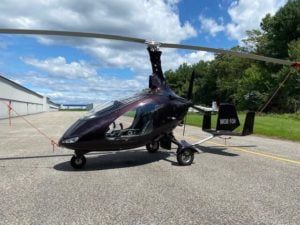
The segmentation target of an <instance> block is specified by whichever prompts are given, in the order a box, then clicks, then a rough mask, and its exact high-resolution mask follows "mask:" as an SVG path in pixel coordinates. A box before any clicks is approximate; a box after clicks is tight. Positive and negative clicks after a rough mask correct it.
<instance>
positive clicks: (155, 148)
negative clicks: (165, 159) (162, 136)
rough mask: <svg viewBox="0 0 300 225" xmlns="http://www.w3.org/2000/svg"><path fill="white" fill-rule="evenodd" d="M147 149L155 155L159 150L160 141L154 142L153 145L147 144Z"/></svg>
mask: <svg viewBox="0 0 300 225" xmlns="http://www.w3.org/2000/svg"><path fill="white" fill-rule="evenodd" d="M146 148H147V151H148V152H149V153H155V152H157V151H158V149H159V142H158V141H152V142H151V143H149V144H146Z"/></svg>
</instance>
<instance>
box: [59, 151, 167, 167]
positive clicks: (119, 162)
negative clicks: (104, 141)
mask: <svg viewBox="0 0 300 225" xmlns="http://www.w3.org/2000/svg"><path fill="white" fill-rule="evenodd" d="M170 155H171V153H169V152H161V151H159V152H157V153H154V154H150V153H148V152H147V151H143V150H132V151H121V152H114V153H108V154H105V155H104V154H103V155H99V156H95V157H87V162H86V165H85V167H84V168H82V169H81V170H75V169H73V168H72V167H71V165H70V161H66V162H62V163H59V164H57V165H55V166H54V169H56V170H60V171H70V172H76V171H93V170H108V169H118V168H126V167H134V166H141V165H145V164H149V163H153V162H156V161H159V160H162V159H166V158H167V157H169V156H170Z"/></svg>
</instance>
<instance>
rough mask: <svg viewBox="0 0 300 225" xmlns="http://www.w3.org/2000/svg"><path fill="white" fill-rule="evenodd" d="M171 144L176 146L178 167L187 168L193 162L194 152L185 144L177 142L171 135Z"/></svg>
mask: <svg viewBox="0 0 300 225" xmlns="http://www.w3.org/2000/svg"><path fill="white" fill-rule="evenodd" d="M171 142H172V143H174V144H175V145H177V146H178V148H177V152H176V158H177V162H178V164H179V165H180V166H189V165H191V164H192V163H193V161H194V152H195V150H194V149H193V148H192V147H191V145H189V144H188V143H187V142H185V141H182V142H179V141H178V140H176V138H175V137H174V135H173V134H171Z"/></svg>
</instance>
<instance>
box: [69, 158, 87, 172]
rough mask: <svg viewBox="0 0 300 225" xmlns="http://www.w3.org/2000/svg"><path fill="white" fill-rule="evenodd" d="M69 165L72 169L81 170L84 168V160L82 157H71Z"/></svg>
mask: <svg viewBox="0 0 300 225" xmlns="http://www.w3.org/2000/svg"><path fill="white" fill-rule="evenodd" d="M70 163H71V166H72V167H73V168H74V169H81V168H82V167H84V166H85V163H86V158H85V156H84V155H77V156H76V155H73V156H72V158H71V161H70Z"/></svg>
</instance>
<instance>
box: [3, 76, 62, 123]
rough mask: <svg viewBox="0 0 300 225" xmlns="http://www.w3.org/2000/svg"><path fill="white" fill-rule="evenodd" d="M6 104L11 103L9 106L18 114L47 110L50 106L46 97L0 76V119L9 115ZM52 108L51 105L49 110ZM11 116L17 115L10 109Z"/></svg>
mask: <svg viewBox="0 0 300 225" xmlns="http://www.w3.org/2000/svg"><path fill="white" fill-rule="evenodd" d="M7 104H11V107H12V108H13V109H14V110H15V111H16V112H18V114H20V115H28V114H35V113H40V112H43V111H49V108H50V107H49V105H48V104H47V98H46V97H44V96H42V95H39V94H37V93H35V92H33V91H31V90H29V89H27V88H25V87H23V86H21V85H19V84H16V83H15V82H13V81H11V80H8V79H6V78H5V77H3V76H0V119H3V118H8V116H9V108H8V106H7ZM53 110H54V108H53V107H51V111H53ZM56 110H58V109H56ZM11 116H12V117H13V116H17V115H16V114H15V113H14V112H13V111H11Z"/></svg>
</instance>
